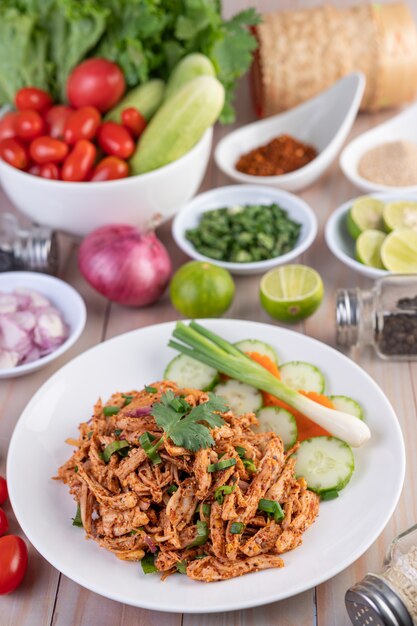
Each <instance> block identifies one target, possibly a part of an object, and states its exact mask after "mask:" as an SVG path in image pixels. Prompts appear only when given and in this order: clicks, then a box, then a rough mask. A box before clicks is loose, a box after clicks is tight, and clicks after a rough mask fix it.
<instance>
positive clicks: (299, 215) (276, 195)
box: [172, 185, 317, 274]
mask: <svg viewBox="0 0 417 626" xmlns="http://www.w3.org/2000/svg"><path fill="white" fill-rule="evenodd" d="M274 202H275V203H276V204H279V206H280V207H281V208H283V209H285V210H286V211H287V212H288V216H289V217H290V218H291V219H292V220H294V221H296V222H298V223H300V224H301V231H300V235H299V237H298V241H297V243H296V245H295V247H294V248H293V249H292V250H291V251H290V252H287V253H286V254H282V255H281V256H277V257H273V258H272V259H268V260H266V261H254V262H253V263H230V262H226V261H217V260H216V259H211V258H210V257H207V256H204V255H203V254H200V253H199V252H197V250H196V249H195V248H194V246H193V244H192V243H191V242H190V241H188V239H186V236H185V233H186V231H187V230H188V229H190V228H195V227H196V226H198V223H199V221H200V218H201V216H202V214H203V213H205V212H206V211H210V210H211V209H220V208H222V207H230V206H236V205H245V204H272V203H274ZM172 234H173V237H174V239H175V241H176V243H177V245H178V246H179V247H180V248H181V250H183V252H185V254H188V256H190V257H192V258H193V259H197V260H198V261H209V262H210V263H215V264H216V265H220V267H224V268H225V269H227V270H229V271H230V272H232V274H261V273H263V272H266V271H268V270H269V269H271V267H276V266H277V265H283V264H284V263H289V262H290V261H292V260H293V259H295V257H297V256H299V255H300V254H302V253H303V252H305V251H306V250H307V248H309V247H310V246H311V244H312V243H313V241H314V239H315V237H316V234H317V220H316V216H315V215H314V213H313V211H312V210H311V208H310V207H309V206H308V204H307V203H306V202H304V200H302V199H301V198H298V197H297V196H295V195H294V194H292V193H288V192H287V191H283V190H282V189H274V188H273V187H263V186H261V185H231V186H230V187H218V188H217V189H212V190H211V191H206V192H205V193H202V194H200V195H199V196H197V197H196V198H194V199H193V200H191V202H189V203H188V204H187V205H185V206H184V207H183V209H182V210H181V211H180V212H179V213H178V215H177V216H176V217H175V219H174V223H173V225H172Z"/></svg>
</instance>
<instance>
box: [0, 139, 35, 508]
mask: <svg viewBox="0 0 417 626" xmlns="http://www.w3.org/2000/svg"><path fill="white" fill-rule="evenodd" d="M0 158H1V159H3V161H6V163H9V165H12V166H13V167H17V169H18V170H24V169H25V168H26V167H27V164H28V157H27V154H26V150H25V148H24V146H22V144H21V143H20V142H19V141H18V140H17V139H13V137H10V138H9V139H3V141H0ZM0 504H1V500H0Z"/></svg>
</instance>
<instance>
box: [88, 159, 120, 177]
mask: <svg viewBox="0 0 417 626" xmlns="http://www.w3.org/2000/svg"><path fill="white" fill-rule="evenodd" d="M126 176H129V165H128V164H127V163H126V161H123V160H122V159H119V158H118V157H115V156H108V157H104V159H102V160H101V161H100V162H99V163H97V165H96V167H95V169H94V172H93V174H92V176H91V178H90V180H91V181H94V182H98V181H102V180H117V179H118V178H126Z"/></svg>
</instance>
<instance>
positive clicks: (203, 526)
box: [187, 520, 209, 548]
mask: <svg viewBox="0 0 417 626" xmlns="http://www.w3.org/2000/svg"><path fill="white" fill-rule="evenodd" d="M196 526H197V536H196V538H195V539H194V541H192V542H191V543H190V545H189V546H187V548H196V547H198V546H202V545H203V544H205V543H206V541H207V539H208V536H209V529H208V524H207V522H202V521H201V520H198V522H197V524H196Z"/></svg>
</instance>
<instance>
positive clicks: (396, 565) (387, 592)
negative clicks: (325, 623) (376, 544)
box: [345, 524, 417, 626]
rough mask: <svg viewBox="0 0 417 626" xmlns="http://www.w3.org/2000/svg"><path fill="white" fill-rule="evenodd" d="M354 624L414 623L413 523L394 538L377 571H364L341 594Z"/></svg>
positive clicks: (416, 562) (416, 568) (416, 534)
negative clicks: (344, 592)
mask: <svg viewBox="0 0 417 626" xmlns="http://www.w3.org/2000/svg"><path fill="white" fill-rule="evenodd" d="M345 602H346V609H347V612H348V614H349V617H350V619H351V621H352V624H355V626H364V625H365V624H369V626H417V524H416V525H415V526H412V527H411V528H409V529H408V530H406V531H405V532H403V533H401V534H400V535H398V537H396V538H395V539H394V541H393V542H392V543H391V545H390V546H389V548H388V551H387V554H386V557H385V561H384V569H383V570H382V572H381V573H380V574H367V575H366V576H365V578H364V579H363V580H362V581H361V582H359V583H357V584H356V585H353V587H351V588H350V589H349V590H348V591H347V593H346V596H345Z"/></svg>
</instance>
